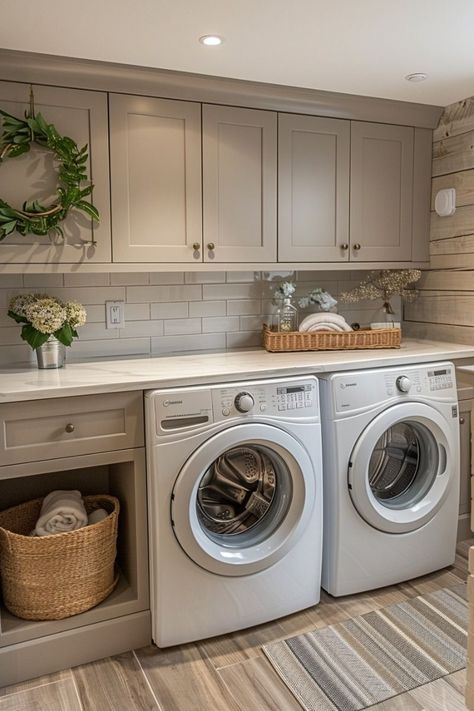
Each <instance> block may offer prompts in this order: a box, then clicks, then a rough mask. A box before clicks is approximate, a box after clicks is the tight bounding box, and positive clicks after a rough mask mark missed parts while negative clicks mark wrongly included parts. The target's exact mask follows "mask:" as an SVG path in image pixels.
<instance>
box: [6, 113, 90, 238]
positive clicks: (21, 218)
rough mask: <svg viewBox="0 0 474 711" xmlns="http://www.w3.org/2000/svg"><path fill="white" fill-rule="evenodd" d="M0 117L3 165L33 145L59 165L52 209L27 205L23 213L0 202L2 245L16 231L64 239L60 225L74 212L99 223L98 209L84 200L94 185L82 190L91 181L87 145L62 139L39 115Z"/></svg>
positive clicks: (36, 201)
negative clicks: (51, 154) (75, 210)
mask: <svg viewBox="0 0 474 711" xmlns="http://www.w3.org/2000/svg"><path fill="white" fill-rule="evenodd" d="M0 115H1V116H2V117H3V132H2V135H1V137H0V163H2V162H3V161H4V160H5V159H6V158H17V157H18V156H21V155H23V154H24V153H28V151H29V150H30V148H31V145H32V144H33V143H36V144H37V145H39V146H41V147H42V148H46V149H48V150H50V151H52V153H54V156H55V158H56V160H57V161H58V163H59V172H58V186H57V192H56V200H55V201H54V202H53V203H52V204H51V205H48V206H46V205H42V204H41V203H40V202H39V201H38V200H32V201H25V202H24V203H23V206H22V209H21V210H20V209H18V208H15V207H12V206H10V205H9V204H8V203H7V202H5V200H2V199H0V241H1V240H3V239H5V237H7V235H10V234H12V233H13V232H15V231H16V232H19V233H20V234H21V235H26V234H29V233H32V234H34V235H47V234H56V235H60V236H61V237H62V236H63V230H62V228H61V226H60V224H59V223H60V222H62V220H64V219H65V217H66V216H67V214H68V212H69V210H71V209H73V208H75V209H77V210H81V211H82V212H85V213H86V214H87V215H89V217H91V218H92V219H93V220H96V221H99V213H98V211H97V208H95V207H94V205H92V203H91V202H89V201H88V200H86V199H85V198H87V197H88V196H89V195H91V193H92V190H93V185H92V184H90V185H88V186H86V187H81V185H82V184H83V183H84V182H85V181H87V180H88V177H87V170H86V164H87V159H88V147H87V145H85V146H83V147H82V148H79V147H78V145H77V143H76V142H75V141H73V140H72V138H69V137H68V136H61V134H60V133H58V131H57V130H56V128H55V127H54V126H53V124H48V123H46V121H45V120H44V118H43V116H42V115H41V114H40V113H38V114H36V116H33V115H31V114H28V113H25V118H24V119H20V118H15V117H14V116H11V114H9V113H7V112H6V111H2V110H0Z"/></svg>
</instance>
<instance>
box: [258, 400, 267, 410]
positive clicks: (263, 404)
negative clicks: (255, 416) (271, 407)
mask: <svg viewBox="0 0 474 711" xmlns="http://www.w3.org/2000/svg"><path fill="white" fill-rule="evenodd" d="M266 409H267V406H266V405H265V403H264V402H262V404H261V405H260V412H265V410H266Z"/></svg>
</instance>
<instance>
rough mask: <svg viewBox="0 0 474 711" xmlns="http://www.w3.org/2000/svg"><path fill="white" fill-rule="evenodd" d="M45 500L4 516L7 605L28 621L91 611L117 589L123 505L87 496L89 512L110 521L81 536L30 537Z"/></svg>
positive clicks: (0, 563) (1, 536)
mask: <svg viewBox="0 0 474 711" xmlns="http://www.w3.org/2000/svg"><path fill="white" fill-rule="evenodd" d="M42 503H43V499H35V500H34V501H27V502H25V503H23V504H19V505H18V506H13V507H12V508H10V509H7V510H6V511H2V512H0V574H1V581H2V592H3V601H4V603H5V606H6V607H7V609H8V610H10V612H12V613H13V614H14V615H16V616H17V617H21V618H23V619H25V620H61V619H63V618H65V617H71V616H72V615H77V614H78V613H80V612H85V610H89V609H90V608H91V607H94V606H95V605H98V604H99V602H102V600H104V599H105V598H106V597H107V596H108V595H109V594H110V593H111V592H112V590H113V589H114V587H115V585H116V583H117V580H118V577H115V576H114V562H115V556H116V552H117V524H118V514H119V509H120V504H119V501H118V499H116V498H115V497H114V496H108V495H103V496H84V504H85V507H86V510H87V513H91V512H92V511H93V510H94V509H97V508H103V509H105V510H106V511H108V513H109V515H108V516H107V518H105V519H103V520H102V521H99V523H96V524H93V525H91V526H85V527H84V528H79V529H77V530H76V531H68V532H66V533H57V534H54V535H51V536H40V537H37V536H29V535H28V534H29V533H30V531H32V530H33V529H34V527H35V525H36V521H37V520H38V517H39V513H40V510H41V504H42Z"/></svg>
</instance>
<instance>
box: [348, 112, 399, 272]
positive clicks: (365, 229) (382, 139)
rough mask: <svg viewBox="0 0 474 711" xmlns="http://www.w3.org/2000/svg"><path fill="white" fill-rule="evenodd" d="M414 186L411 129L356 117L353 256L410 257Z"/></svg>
mask: <svg viewBox="0 0 474 711" xmlns="http://www.w3.org/2000/svg"><path fill="white" fill-rule="evenodd" d="M412 191H413V129H412V128H409V127H406V126H388V125H384V124H375V123H362V122H357V121H354V122H352V125H351V208H350V234H351V259H352V260H355V261H361V262H368V261H380V262H383V261H394V262H396V261H408V260H410V259H411V253H412ZM357 245H360V248H359V249H358V248H357Z"/></svg>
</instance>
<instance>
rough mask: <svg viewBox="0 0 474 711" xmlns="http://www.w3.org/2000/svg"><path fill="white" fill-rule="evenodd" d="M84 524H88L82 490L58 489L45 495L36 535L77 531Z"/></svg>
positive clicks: (35, 531)
mask: <svg viewBox="0 0 474 711" xmlns="http://www.w3.org/2000/svg"><path fill="white" fill-rule="evenodd" d="M83 526H87V512H86V509H85V508H84V502H83V500H82V496H81V492H80V491H76V490H71V491H61V490H58V491H52V492H51V493H50V494H48V495H47V496H46V497H45V499H44V501H43V505H42V506H41V511H40V515H39V519H38V521H37V522H36V527H35V529H34V533H35V535H36V536H50V535H52V534H54V533H64V532H65V531H75V530H77V529H78V528H82V527H83Z"/></svg>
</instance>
